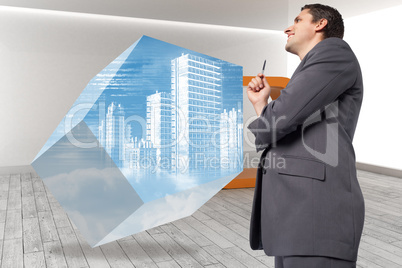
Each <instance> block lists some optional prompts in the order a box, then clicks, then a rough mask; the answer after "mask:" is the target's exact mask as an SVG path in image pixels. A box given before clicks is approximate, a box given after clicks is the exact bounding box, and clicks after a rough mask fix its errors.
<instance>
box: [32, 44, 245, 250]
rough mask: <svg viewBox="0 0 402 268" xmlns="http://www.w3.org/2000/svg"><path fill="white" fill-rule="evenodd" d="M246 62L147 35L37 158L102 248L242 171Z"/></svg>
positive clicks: (100, 78) (189, 205) (190, 205)
mask: <svg viewBox="0 0 402 268" xmlns="http://www.w3.org/2000/svg"><path fill="white" fill-rule="evenodd" d="M242 78H243V74H242V67H241V66H238V65H235V64H232V63H228V62H225V61H223V60H220V59H216V58H213V57H210V56H207V55H204V54H200V53H198V52H195V51H191V50H188V49H185V48H181V47H178V46H175V45H172V44H169V43H166V42H163V41H160V40H157V39H154V38H151V37H147V36H143V37H141V38H140V39H139V40H138V41H137V42H136V43H134V44H133V45H132V46H131V47H129V48H128V49H127V50H126V51H125V52H123V53H122V54H121V55H120V56H119V57H117V58H116V59H115V60H114V61H113V62H111V63H110V64H109V65H108V66H106V68H104V69H103V70H102V71H101V72H100V73H99V74H97V75H96V76H95V77H94V78H93V79H92V80H91V81H90V82H89V83H88V85H87V87H86V88H85V89H84V90H83V92H82V93H81V95H80V96H79V98H78V99H77V100H76V101H75V103H74V104H73V106H72V107H71V109H70V110H69V112H68V113H67V114H66V116H65V117H64V118H63V120H62V121H61V122H60V124H59V125H58V127H57V128H56V130H55V131H54V132H53V134H52V135H51V137H50V138H49V139H48V141H47V142H46V144H45V145H44V146H43V148H42V149H41V151H40V152H39V153H38V155H37V156H36V158H35V160H34V161H33V162H32V166H33V167H34V169H35V170H36V172H37V173H38V175H39V176H40V177H41V178H42V179H43V181H44V183H45V185H46V186H47V188H48V189H49V190H50V192H51V193H52V194H53V195H54V197H55V198H56V199H57V200H58V202H59V203H60V204H61V206H62V207H63V209H64V210H65V211H66V212H67V214H68V216H69V218H70V219H71V221H72V222H73V223H74V224H75V226H76V227H77V228H78V229H79V230H80V232H81V233H82V235H83V236H84V237H85V238H86V240H87V242H88V243H89V244H90V245H91V246H92V247H94V246H99V245H102V244H105V243H108V242H111V241H114V240H117V239H119V238H122V237H125V236H128V235H132V234H134V233H138V232H141V231H144V230H147V229H150V228H153V227H156V226H159V225H161V224H164V223H168V222H171V221H174V220H177V219H180V218H183V217H186V216H189V215H191V214H192V213H194V212H195V211H196V210H197V209H198V208H199V207H200V206H202V205H203V204H204V203H205V202H207V201H208V200H209V199H210V198H211V197H212V196H214V195H215V194H216V193H217V192H218V191H219V190H221V189H222V188H223V187H224V186H225V185H226V184H227V183H229V182H230V181H231V180H232V179H233V178H235V177H236V176H237V175H238V174H239V173H240V172H241V171H242V170H243V117H242V114H243V111H242V110H243V108H242V107H243V102H242V100H243V93H242V90H243V87H242Z"/></svg>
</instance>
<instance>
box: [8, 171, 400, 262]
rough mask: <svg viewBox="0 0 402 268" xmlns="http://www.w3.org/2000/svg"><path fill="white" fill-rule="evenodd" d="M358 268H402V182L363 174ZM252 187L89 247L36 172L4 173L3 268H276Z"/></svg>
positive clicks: (361, 178)
mask: <svg viewBox="0 0 402 268" xmlns="http://www.w3.org/2000/svg"><path fill="white" fill-rule="evenodd" d="M358 176H359V181H360V183H361V187H362V190H363V193H364V196H365V200H366V223H365V226H364V233H363V237H362V241H361V247H360V251H359V259H358V267H370V268H372V267H387V268H391V267H401V266H402V254H401V252H402V179H399V178H394V177H389V176H384V175H378V174H375V173H370V172H365V171H359V172H358ZM253 191H254V189H253V188H249V189H231V190H222V191H220V192H219V193H218V194H217V195H216V196H215V197H213V198H212V199H211V200H210V201H208V202H207V203H206V204H205V205H204V206H202V207H201V208H200V209H199V210H198V211H197V212H196V213H194V214H193V215H192V216H191V217H187V218H185V219H181V220H178V221H175V222H172V223H169V224H165V225H163V226H159V227H157V228H154V229H151V230H149V231H147V232H142V233H139V234H136V235H133V236H129V237H126V238H124V239H120V240H118V241H115V242H112V243H109V244H106V245H103V246H100V247H97V248H94V249H92V248H90V247H89V246H88V245H87V243H86V242H85V241H84V240H83V238H82V236H81V235H80V233H79V231H78V230H76V229H75V228H74V226H72V224H71V222H70V220H69V219H68V217H67V215H66V214H65V213H64V212H63V210H62V208H61V207H60V205H59V204H58V203H57V201H56V200H55V199H54V197H53V196H52V195H51V194H50V193H49V192H48V191H46V188H45V187H44V185H43V183H42V181H41V180H40V179H39V178H38V177H37V176H36V174H33V173H32V174H30V173H22V174H11V175H0V256H1V262H0V265H1V267H13V268H14V267H58V268H59V267H96V268H98V267H119V268H120V267H209V268H213V267H236V268H237V267H253V268H256V267H273V258H272V257H268V256H265V255H264V253H263V252H261V251H252V250H251V249H250V248H249V244H248V231H249V230H248V226H249V217H250V209H251V202H252V198H253Z"/></svg>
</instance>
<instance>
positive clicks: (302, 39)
mask: <svg viewBox="0 0 402 268" xmlns="http://www.w3.org/2000/svg"><path fill="white" fill-rule="evenodd" d="M315 28H316V23H313V16H312V15H311V14H310V13H309V12H308V9H304V10H303V11H302V12H300V14H299V15H298V16H297V17H296V18H295V20H294V24H293V25H292V26H290V27H289V28H287V29H286V30H285V33H286V34H287V35H288V41H287V43H286V46H285V49H286V51H288V52H290V53H293V54H296V55H299V54H300V53H301V52H303V51H304V50H306V49H307V48H308V46H309V44H310V42H311V41H312V40H313V38H314V36H315V33H316V31H315Z"/></svg>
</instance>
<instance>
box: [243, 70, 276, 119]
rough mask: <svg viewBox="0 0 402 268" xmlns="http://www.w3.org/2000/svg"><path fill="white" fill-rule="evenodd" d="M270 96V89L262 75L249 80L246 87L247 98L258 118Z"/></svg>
mask: <svg viewBox="0 0 402 268" xmlns="http://www.w3.org/2000/svg"><path fill="white" fill-rule="evenodd" d="M270 94H271V87H270V86H269V84H268V82H267V79H265V76H264V75H263V74H261V73H260V74H258V75H257V76H256V77H255V78H253V79H252V80H251V82H250V83H249V84H248V87H247V96H248V99H249V100H250V102H251V104H253V106H254V110H255V112H256V113H257V115H258V116H260V114H261V112H262V109H263V108H264V107H265V105H267V104H268V98H269V95H270Z"/></svg>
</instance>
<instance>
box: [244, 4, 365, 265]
mask: <svg viewBox="0 0 402 268" xmlns="http://www.w3.org/2000/svg"><path fill="white" fill-rule="evenodd" d="M343 31H344V27H343V20H342V16H341V15H340V14H339V12H338V11H337V10H336V9H334V8H331V7H328V6H324V5H319V4H314V5H306V6H304V7H303V8H302V11H301V13H300V14H299V15H298V16H297V17H296V19H295V20H294V25H292V26H290V27H289V28H288V29H286V30H285V33H286V34H287V35H288V40H287V44H286V50H287V51H288V52H290V53H293V54H296V55H298V56H299V57H300V59H301V63H300V65H299V66H298V68H297V69H296V71H295V72H294V74H293V76H292V78H291V79H290V81H289V83H288V85H287V87H286V88H285V89H283V90H282V91H281V95H280V96H279V97H278V98H277V99H276V100H274V101H272V102H270V103H269V104H268V102H267V100H268V97H269V95H270V91H271V89H270V86H269V85H268V83H267V81H266V79H265V77H264V75H263V74H258V75H257V77H255V78H254V79H253V80H252V81H251V82H250V84H249V85H248V88H247V94H248V97H249V100H250V101H251V103H252V104H253V106H254V109H255V111H256V113H257V115H258V116H259V117H258V118H257V119H256V120H254V121H253V122H252V123H251V124H250V125H249V126H248V128H249V129H250V130H251V132H252V133H253V134H254V135H255V145H256V148H257V151H260V150H264V151H263V154H262V156H261V162H260V166H259V168H258V171H257V181H256V188H255V193H254V202H253V211H252V215H251V226H250V245H251V248H252V249H264V251H265V253H266V254H267V255H270V256H275V267H284V268H303V267H306V268H315V267H317V268H326V267H337V268H338V267H339V268H342V267H356V259H357V252H358V247H359V243H360V237H361V234H362V229H363V223H364V200H363V195H362V192H361V190H360V186H359V183H358V181H357V176H356V165H355V164H356V162H355V161H356V160H355V154H354V149H353V146H352V140H353V136H354V132H355V128H356V124H357V120H358V116H359V112H360V107H361V103H362V98H363V82H362V75H361V71H360V67H359V63H358V61H357V59H356V57H355V55H354V53H353V51H352V50H351V49H350V47H349V45H348V44H347V43H346V42H344V41H343V40H342V38H343ZM272 158H280V159H279V160H277V161H275V159H274V160H273V159H272ZM279 163H280V164H279ZM272 164H273V165H272Z"/></svg>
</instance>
